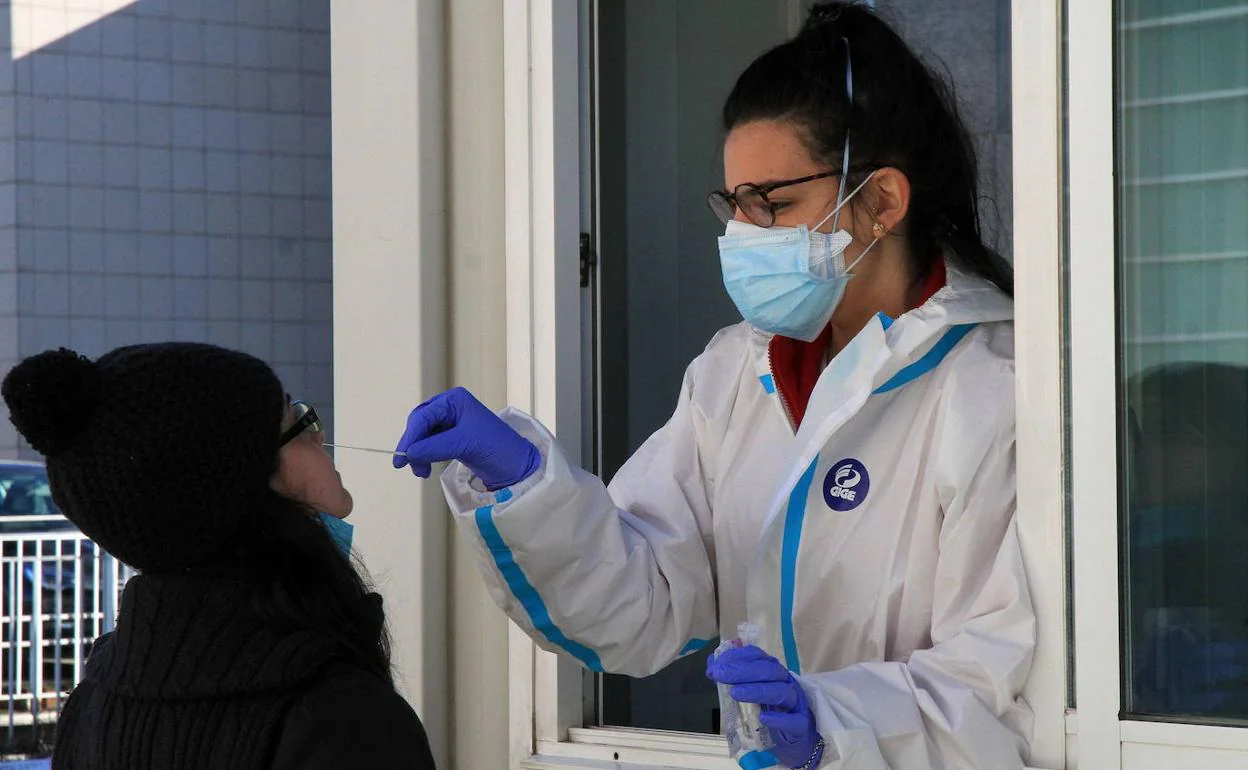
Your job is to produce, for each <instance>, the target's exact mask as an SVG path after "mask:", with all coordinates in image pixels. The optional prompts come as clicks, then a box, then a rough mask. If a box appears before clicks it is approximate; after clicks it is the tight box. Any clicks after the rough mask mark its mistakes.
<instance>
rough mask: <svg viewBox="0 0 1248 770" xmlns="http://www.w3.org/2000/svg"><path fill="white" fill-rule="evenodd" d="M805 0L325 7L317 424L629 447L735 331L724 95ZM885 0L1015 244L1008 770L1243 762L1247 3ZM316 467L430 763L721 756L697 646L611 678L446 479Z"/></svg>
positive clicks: (1002, 229) (592, 455) (606, 459)
mask: <svg viewBox="0 0 1248 770" xmlns="http://www.w3.org/2000/svg"><path fill="white" fill-rule="evenodd" d="M805 5H806V4H805V3H803V2H800V0H793V2H783V3H775V2H753V3H751V2H745V0H742V1H741V2H733V3H723V2H720V3H701V2H688V3H686V2H684V0H682V2H681V3H679V4H675V3H657V2H656V3H642V2H638V3H634V2H633V0H629V2H628V3H627V4H625V3H624V2H608V0H597V2H590V0H580V2H577V1H575V0H454V2H449V1H446V2H444V1H443V0H421V2H418V3H411V2H408V1H405V0H374V1H373V2H370V3H368V4H367V9H365V8H364V7H362V6H360V7H357V6H355V5H352V6H351V7H350V8H348V7H347V6H346V5H345V4H344V3H337V4H335V5H334V7H333V15H332V29H333V62H334V64H333V85H334V94H335V101H334V113H333V136H334V139H333V142H334V144H333V157H334V161H333V162H334V243H335V254H336V260H335V264H334V275H333V279H334V298H333V299H334V341H335V357H334V386H335V387H334V391H335V396H336V404H337V414H338V420H337V424H338V432H339V436H340V438H341V440H342V441H344V442H347V443H356V444H364V445H376V446H385V445H387V444H388V443H389V442H391V441H393V440H394V438H395V436H397V433H398V432H399V429H400V425H401V419H402V416H403V415H405V414H406V412H407V410H409V409H410V408H411V407H412V406H414V405H415V404H416V403H419V402H420V401H421V400H423V399H424V398H425V397H427V396H429V395H431V394H433V393H435V392H438V391H440V390H442V389H444V388H445V387H448V386H450V385H453V384H462V385H466V386H468V387H470V388H471V389H473V390H474V391H475V392H476V393H478V395H480V396H481V397H482V399H483V400H484V401H486V402H487V403H489V404H490V405H492V406H495V407H502V406H503V405H504V404H512V405H515V406H517V407H519V408H522V409H525V410H526V411H529V412H531V413H533V414H535V415H536V416H537V417H539V418H540V419H542V420H543V421H544V422H545V423H546V424H547V425H549V426H551V427H552V428H553V429H554V430H555V431H556V433H557V434H558V435H559V436H560V438H561V442H562V443H563V444H564V446H565V447H566V448H567V449H568V450H569V452H570V453H571V454H572V455H573V456H574V457H577V458H579V461H580V462H581V463H582V464H583V465H584V466H585V467H587V468H590V469H593V470H596V471H598V472H601V473H604V474H607V475H609V474H610V473H611V472H612V471H613V470H614V468H615V467H618V464H619V462H620V461H621V460H622V458H623V457H624V456H626V455H627V453H628V451H630V449H631V448H632V447H634V446H635V445H636V442H637V440H638V439H639V438H640V437H644V435H645V433H647V432H648V431H649V430H653V429H654V428H655V427H657V423H656V422H655V421H656V420H658V421H660V422H661V420H662V419H664V418H665V417H666V410H670V408H671V404H672V403H673V402H674V398H675V394H676V389H677V387H678V384H679V377H680V371H681V369H682V368H683V366H684V364H685V362H687V360H688V359H689V358H691V357H692V355H693V354H694V353H696V352H697V350H698V349H700V347H701V345H702V344H703V343H704V341H705V340H706V339H707V338H708V337H709V335H710V332H711V331H713V330H714V328H716V327H717V326H719V325H722V324H723V323H727V322H731V321H732V320H733V318H732V315H731V305H730V304H728V303H727V300H726V299H725V298H724V297H723V296H722V290H720V289H719V287H718V264H717V262H716V261H715V251H714V240H713V238H714V235H715V234H716V231H717V230H718V225H717V224H716V223H715V221H714V219H713V217H711V215H710V214H709V212H705V211H704V209H703V207H704V203H703V200H704V196H705V193H706V191H707V190H709V189H711V188H712V187H716V186H718V185H719V184H720V182H721V181H722V180H720V179H717V174H718V173H719V171H718V169H717V168H716V165H715V164H716V162H717V156H718V153H719V151H720V150H719V146H718V142H719V139H720V137H719V134H718V130H717V128H716V125H715V110H716V109H717V106H718V101H719V100H722V98H723V96H724V95H726V92H727V88H728V86H730V85H731V80H732V78H733V77H735V74H736V73H737V72H738V71H739V70H740V68H741V67H742V66H744V64H745V63H746V62H748V61H749V60H750V58H752V57H753V56H754V55H756V54H757V53H758V52H760V51H761V50H763V49H764V48H765V47H766V46H767V45H769V44H771V43H774V42H776V41H778V40H779V39H782V38H783V36H784V35H785V34H788V33H789V32H790V31H792V30H793V29H795V28H796V25H797V24H800V20H801V18H802V14H803V7H804V6H805ZM878 5H879V6H881V7H882V9H883V10H885V11H886V12H888V13H891V14H892V15H893V17H894V18H896V19H898V22H899V24H900V25H901V26H902V31H903V33H904V34H906V35H907V36H908V37H909V38H910V39H912V40H916V41H918V43H919V44H920V47H921V48H924V49H925V50H928V51H929V52H932V53H936V54H939V55H940V56H941V58H944V59H945V60H947V61H950V69H951V71H952V73H953V75H954V77H955V79H957V80H958V81H959V86H960V92H961V94H962V95H963V99H964V101H965V102H966V108H967V115H968V122H969V123H970V125H971V128H972V131H973V133H975V135H976V139H977V144H978V147H979V150H980V155H981V160H983V161H984V164H985V167H986V168H985V173H984V182H985V185H984V186H985V189H986V190H987V191H988V192H989V193H990V194H991V195H992V197H993V198H994V200H995V201H996V204H997V208H998V209H999V210H1000V211H1001V212H1002V214H1001V215H999V216H997V217H996V218H995V219H992V220H990V221H988V222H987V225H988V227H989V229H990V230H991V231H992V232H994V233H997V234H998V237H999V239H1000V240H999V242H1000V245H1001V247H1002V250H1003V251H1005V252H1006V253H1008V254H1011V255H1012V260H1013V263H1014V265H1015V276H1016V287H1017V288H1016V310H1017V324H1016V331H1017V339H1016V346H1017V374H1018V377H1017V383H1018V384H1017V387H1018V393H1017V403H1018V405H1019V406H1018V472H1019V511H1018V518H1019V524H1020V531H1021V533H1022V538H1023V547H1024V556H1025V559H1026V562H1027V567H1028V570H1029V573H1030V577H1031V581H1032V588H1033V593H1034V599H1035V602H1036V607H1037V612H1038V616H1039V629H1040V630H1039V634H1040V638H1039V647H1038V650H1037V657H1036V661H1035V666H1034V669H1033V673H1032V677H1031V680H1030V682H1029V684H1028V687H1027V692H1026V695H1027V697H1028V699H1029V701H1030V702H1031V704H1032V706H1033V708H1034V710H1035V712H1036V726H1035V736H1034V741H1033V752H1032V756H1031V759H1030V765H1031V766H1032V767H1034V768H1045V769H1047V770H1061V769H1064V768H1084V769H1085V770H1087V769H1088V768H1092V769H1094V770H1102V769H1104V770H1116V769H1117V768H1132V770H1135V769H1137V768H1142V769H1144V770H1148V769H1149V768H1162V767H1167V768H1168V767H1172V766H1175V765H1183V766H1188V767H1200V768H1212V769H1214V770H1218V769H1221V768H1232V767H1243V766H1245V763H1248V728H1245V727H1243V726H1242V725H1243V724H1244V720H1245V719H1248V708H1245V705H1244V704H1245V701H1248V698H1245V697H1244V693H1243V692H1242V691H1241V688H1242V687H1243V685H1241V684H1238V683H1237V682H1238V680H1239V679H1241V678H1242V676H1241V675H1242V673H1245V672H1248V667H1244V668H1243V669H1242V670H1241V668H1240V667H1241V665H1242V662H1244V661H1248V656H1244V653H1243V650H1244V643H1245V642H1246V641H1248V630H1246V629H1245V621H1248V609H1246V608H1244V607H1242V606H1241V604H1240V601H1241V600H1240V597H1239V595H1238V594H1240V593H1244V592H1243V591H1242V588H1240V589H1239V590H1238V591H1237V590H1236V587H1242V586H1243V585H1245V583H1244V581H1243V580H1241V579H1239V577H1238V576H1239V573H1238V572H1236V571H1235V570H1236V569H1242V568H1243V566H1244V565H1245V564H1248V558H1243V557H1244V556H1248V546H1246V547H1245V548H1240V547H1239V546H1240V544H1241V543H1248V537H1246V536H1245V531H1244V530H1245V528H1246V527H1248V525H1245V524H1242V523H1241V521H1240V519H1241V518H1242V517H1243V516H1244V513H1245V511H1248V494H1246V492H1245V490H1244V488H1243V486H1242V480H1243V479H1244V478H1245V477H1248V473H1245V472H1244V471H1245V470H1246V468H1245V466H1246V465H1248V446H1245V444H1244V442H1243V435H1244V434H1246V433H1248V423H1245V422H1243V419H1248V418H1245V415H1248V408H1245V405H1244V401H1245V399H1248V388H1246V387H1236V386H1235V383H1237V382H1243V381H1242V380H1237V379H1236V378H1237V377H1239V376H1240V375H1241V374H1242V372H1243V369H1244V367H1246V366H1248V310H1245V308H1246V307H1248V302H1245V297H1246V296H1248V4H1245V3H1244V2H1242V0H1207V1H1204V2H1201V1H1200V0H1182V1H1180V0H1174V1H1173V2H1161V1H1160V0H1120V1H1119V2H1114V1H1113V0H1080V1H1079V2H1066V3H1064V2H1062V1H1061V0H1014V2H983V3H974V2H968V3H959V4H957V5H956V7H953V8H950V9H941V10H939V11H932V10H930V9H925V8H924V6H926V5H931V4H922V3H904V2H894V3H887V2H884V0H881V1H880V2H879V3H878ZM729 6H731V8H730V7H729ZM582 234H585V235H586V236H587V237H585V238H582ZM583 243H585V244H586V245H585V246H583V245H582V244H583ZM339 464H340V467H341V468H342V469H343V472H344V476H345V478H346V479H347V481H348V483H349V486H351V487H352V489H353V490H354V491H355V493H356V498H357V505H358V510H359V513H358V514H357V515H358V518H357V519H356V522H357V543H358V545H359V546H360V548H361V551H362V554H363V556H364V559H365V561H366V562H367V563H368V565H369V567H370V570H371V571H372V572H373V574H374V577H375V579H376V580H377V582H378V584H379V585H380V586H381V588H382V590H383V591H384V593H385V594H386V597H387V607H388V610H389V617H390V620H391V625H392V631H393V633H394V636H395V641H396V662H397V664H398V666H399V673H400V677H401V679H402V681H403V686H404V692H405V694H406V695H407V696H408V697H409V698H410V699H411V701H412V702H413V704H414V705H415V706H416V708H417V710H418V711H419V712H420V714H421V716H422V718H423V719H424V720H425V723H426V725H427V727H428V729H429V732H430V736H431V739H432V740H433V742H434V744H435V746H436V750H437V753H438V757H439V762H440V766H446V767H454V768H461V769H467V768H471V769H472V770H476V769H477V768H504V767H507V768H556V767H557V768H608V767H617V766H619V765H617V764H616V763H627V765H626V766H629V767H639V768H645V767H682V768H708V769H709V768H728V767H731V766H732V764H731V763H730V762H729V761H728V760H727V759H726V757H725V756H724V753H725V752H724V746H723V744H722V742H721V741H720V739H718V738H717V737H715V736H714V735H712V734H711V731H712V728H713V719H714V717H713V713H712V712H711V708H710V706H709V705H708V703H709V701H708V700H707V698H706V692H705V684H704V683H703V682H700V681H699V677H700V675H701V672H700V671H699V670H697V669H698V666H696V665H691V666H689V667H688V668H687V669H680V668H679V667H673V669H672V670H671V671H669V672H665V673H664V674H661V675H659V676H658V677H655V678H652V680H646V681H643V682H624V681H620V680H618V679H615V678H612V677H606V678H598V677H595V676H591V675H589V674H586V673H585V672H584V671H582V670H581V669H580V668H578V667H577V666H576V665H575V664H573V663H572V662H570V661H568V660H564V659H561V658H557V657H555V656H553V655H549V654H547V653H544V652H541V651H539V650H537V649H536V648H535V647H534V645H533V644H532V643H531V642H530V641H529V640H528V638H527V637H525V636H524V635H523V634H521V633H520V632H519V631H518V630H517V629H516V628H514V627H512V626H510V625H509V624H508V622H507V621H506V619H505V618H504V617H503V615H502V614H501V613H500V612H499V611H498V610H497V609H496V608H495V607H494V605H493V603H492V602H491V601H490V600H489V598H488V597H487V596H486V594H485V591H484V589H483V587H482V585H481V581H480V579H479V578H478V576H477V575H476V573H475V568H474V565H473V562H472V559H471V556H470V555H469V554H468V553H467V552H466V551H465V549H464V548H463V547H462V545H461V544H459V543H457V542H456V541H455V538H454V537H453V534H452V533H451V531H450V527H449V526H448V517H447V513H446V509H445V503H444V501H443V500H442V497H441V492H440V490H439V488H438V487H437V485H436V484H434V483H429V482H424V483H422V482H417V481H415V480H413V479H412V478H411V477H410V475H408V474H402V473H394V472H393V471H391V470H390V469H389V467H388V465H387V464H386V463H384V462H382V463H378V462H376V458H371V459H370V458H369V457H367V456H361V457H355V456H352V457H345V456H344V457H341V458H340V463H339ZM1237 514H1238V515H1237ZM1072 575H1073V576H1077V580H1076V579H1073V578H1072ZM1183 656H1187V657H1183Z"/></svg>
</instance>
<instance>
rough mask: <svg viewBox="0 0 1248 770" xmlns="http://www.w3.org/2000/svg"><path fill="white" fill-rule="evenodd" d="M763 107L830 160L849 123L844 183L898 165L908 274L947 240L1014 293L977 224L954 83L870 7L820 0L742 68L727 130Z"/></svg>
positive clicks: (977, 270) (924, 268)
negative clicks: (905, 205) (848, 84)
mask: <svg viewBox="0 0 1248 770" xmlns="http://www.w3.org/2000/svg"><path fill="white" fill-rule="evenodd" d="M847 44H848V53H849V55H850V57H851V59H852V64H853V77H854V94H853V100H852V103H849V102H848V99H847V94H846V88H845V67H846V54H847ZM763 119H771V120H790V121H794V122H796V123H797V124H798V125H799V126H801V128H802V129H803V130H804V133H805V139H806V140H807V142H808V144H809V149H810V151H811V155H812V157H814V158H815V159H817V160H819V161H821V162H824V163H827V164H828V166H829V167H830V168H837V169H839V168H840V167H841V160H842V158H841V155H842V153H843V151H844V145H845V135H846V131H849V132H850V155H851V157H850V168H851V169H854V170H856V171H855V172H854V173H851V175H850V179H849V181H848V187H849V188H851V189H852V188H853V187H854V186H856V185H857V183H858V182H861V181H862V179H863V178H865V176H866V173H867V171H869V170H870V169H872V168H881V167H884V166H892V167H894V168H896V169H898V170H900V171H901V172H902V173H904V174H905V175H906V177H907V178H908V179H909V180H910V186H911V191H912V193H911V201H910V208H909V212H908V214H907V217H906V221H907V229H906V239H907V246H908V247H909V248H908V251H909V255H910V262H911V272H912V273H913V275H914V277H915V280H916V281H919V280H922V279H923V278H924V277H925V276H926V275H927V273H928V270H929V269H930V268H931V265H932V263H933V261H934V260H935V259H936V257H937V256H938V255H939V254H940V253H941V252H942V251H944V252H946V253H949V254H950V255H952V256H953V257H954V258H955V259H956V260H957V261H958V263H959V265H960V266H961V267H962V268H963V269H964V270H967V271H969V272H971V273H974V274H976V275H979V276H981V277H983V278H985V279H987V280H989V281H991V282H992V283H994V284H996V285H997V286H998V287H999V288H1000V289H1001V290H1002V291H1004V292H1006V293H1007V294H1010V295H1011V296H1012V295H1013V293H1014V277H1013V272H1012V270H1011V268H1010V266H1009V264H1008V263H1007V262H1006V261H1005V260H1004V259H1003V258H1002V257H1001V255H1000V254H998V253H997V251H996V250H995V249H993V248H992V247H990V246H988V245H987V244H986V243H985V242H984V238H983V235H982V233H981V232H980V225H979V175H978V169H977V165H976V161H975V150H974V146H973V145H972V144H971V137H970V134H969V132H968V131H967V130H966V126H965V124H963V122H962V118H961V117H960V116H959V115H958V110H957V104H956V101H955V99H954V96H953V89H952V87H951V86H950V85H949V83H948V82H946V81H945V80H944V79H943V78H941V77H939V76H938V75H937V74H936V73H935V72H933V71H932V70H930V69H929V68H928V67H927V66H925V65H924V64H923V63H922V62H921V61H920V60H919V58H918V57H917V56H916V55H915V54H914V52H913V51H912V50H910V47H909V46H907V45H906V43H905V41H903V40H902V39H901V37H899V36H898V35H897V33H896V32H894V31H893V29H892V28H891V27H889V25H888V24H886V23H885V22H884V21H883V20H881V19H880V18H879V17H878V16H876V14H875V13H874V12H873V11H872V10H871V9H869V8H867V7H865V6H863V5H861V4H859V3H856V2H826V3H818V4H816V5H815V6H814V7H813V8H812V9H811V11H810V15H809V16H808V17H807V19H806V23H805V25H804V26H803V27H802V30H801V32H799V33H798V34H797V36H796V37H794V38H793V39H792V40H789V41H788V42H786V43H782V44H780V45H778V46H776V47H775V48H772V49H771V50H770V51H768V52H766V53H764V54H763V55H762V56H760V57H759V58H758V59H756V60H755V61H754V62H753V63H752V64H751V65H750V66H749V67H748V68H747V69H746V70H745V72H744V73H742V75H741V77H740V78H738V80H737V83H736V85H735V86H734V87H733V89H732V93H731V94H730V95H729V96H728V100H727V102H725V104H724V110H723V127H724V131H725V133H726V132H729V131H732V129H733V128H735V127H737V126H739V125H741V124H743V123H748V122H750V121H753V120H763ZM855 177H857V178H856V179H855Z"/></svg>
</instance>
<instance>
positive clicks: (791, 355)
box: [768, 259, 948, 426]
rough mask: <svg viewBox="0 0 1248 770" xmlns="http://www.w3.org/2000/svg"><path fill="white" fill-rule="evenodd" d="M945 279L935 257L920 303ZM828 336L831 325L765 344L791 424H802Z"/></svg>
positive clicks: (773, 377) (941, 265) (940, 262)
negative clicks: (809, 337)
mask: <svg viewBox="0 0 1248 770" xmlns="http://www.w3.org/2000/svg"><path fill="white" fill-rule="evenodd" d="M947 280H948V274H947V272H946V270H945V261H944V260H943V259H937V260H936V261H935V262H933V263H932V269H931V271H930V272H929V273H928V274H927V280H926V281H925V282H924V284H923V298H922V300H921V301H920V302H919V304H920V305H922V304H923V303H925V302H927V301H928V300H929V299H931V298H932V295H933V294H935V293H936V292H938V291H940V290H941V288H943V287H944V285H945V283H946V281H947ZM831 335H832V326H831V325H830V324H829V325H828V326H827V327H826V328H824V330H823V333H821V334H820V335H819V336H818V337H816V338H815V340H814V342H802V341H801V340H795V339H791V338H789V337H780V336H775V337H772V338H771V343H770V345H769V346H768V354H769V357H770V359H771V376H772V379H773V380H774V381H775V384H776V392H777V393H778V394H779V396H780V399H781V401H782V402H783V403H784V404H785V405H787V406H788V408H789V413H790V416H791V417H792V418H793V425H794V426H798V425H801V424H802V418H803V417H805V416H806V407H807V406H808V405H809V403H810V394H811V393H813V392H814V390H815V383H816V382H818V381H819V375H820V374H822V372H823V352H824V350H826V349H827V347H828V339H829V337H830V336H831Z"/></svg>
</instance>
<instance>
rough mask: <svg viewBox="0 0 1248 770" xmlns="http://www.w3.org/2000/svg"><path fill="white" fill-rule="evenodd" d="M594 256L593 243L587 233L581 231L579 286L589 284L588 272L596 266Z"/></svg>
mask: <svg viewBox="0 0 1248 770" xmlns="http://www.w3.org/2000/svg"><path fill="white" fill-rule="evenodd" d="M597 264H598V262H597V260H596V259H595V258H594V243H593V241H592V240H591V239H590V237H589V233H581V287H582V288H584V287H587V286H589V272H590V271H591V270H593V269H594V267H595V266H597Z"/></svg>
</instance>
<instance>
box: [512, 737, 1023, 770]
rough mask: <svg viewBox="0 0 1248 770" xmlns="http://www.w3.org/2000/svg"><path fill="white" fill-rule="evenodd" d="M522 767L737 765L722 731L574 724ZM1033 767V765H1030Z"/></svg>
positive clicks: (698, 769)
mask: <svg viewBox="0 0 1248 770" xmlns="http://www.w3.org/2000/svg"><path fill="white" fill-rule="evenodd" d="M520 767H521V768H523V770H669V769H670V768H683V769H686V770H737V763H736V762H733V761H732V760H731V759H730V758H729V757H728V746H727V745H726V744H725V742H724V739H723V738H721V737H720V736H718V735H702V734H698V733H675V732H663V731H659V730H634V729H628V728H572V729H571V730H569V731H568V740H567V741H538V753H537V754H535V755H533V756H531V757H529V758H528V759H526V760H524V761H522V762H521V763H520ZM1028 770H1032V769H1031V768H1028Z"/></svg>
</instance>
